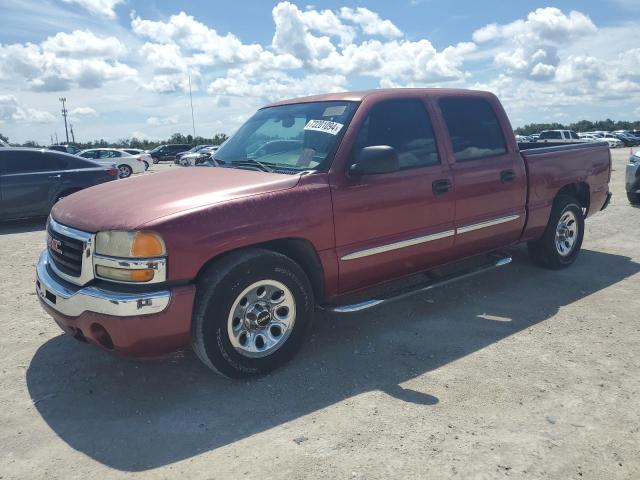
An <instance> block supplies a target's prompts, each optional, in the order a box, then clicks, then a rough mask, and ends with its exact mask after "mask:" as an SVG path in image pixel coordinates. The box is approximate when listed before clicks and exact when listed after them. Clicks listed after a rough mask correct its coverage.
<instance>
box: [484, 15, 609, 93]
mask: <svg viewBox="0 0 640 480" xmlns="http://www.w3.org/2000/svg"><path fill="white" fill-rule="evenodd" d="M596 31H597V27H596V26H595V25H594V23H593V22H592V21H591V19H590V18H589V17H587V16H586V15H585V14H583V13H581V12H578V11H575V10H572V11H571V12H569V13H568V14H565V13H563V12H562V11H561V10H560V9H558V8H554V7H547V8H538V9H537V10H535V11H533V12H530V13H529V14H528V15H527V18H526V19H524V20H522V19H520V20H515V21H513V22H510V23H507V24H504V25H499V24H496V23H491V24H489V25H486V26H484V27H482V28H480V29H478V30H476V31H475V32H473V36H472V37H473V40H474V41H475V42H476V43H479V44H485V43H497V45H498V46H497V47H496V48H497V53H496V54H495V57H494V62H495V64H496V65H497V66H499V67H503V68H504V69H506V70H507V71H508V72H509V73H512V74H517V75H522V76H525V77H527V76H528V77H531V78H534V79H537V80H548V79H551V78H553V77H554V75H555V73H556V68H557V67H558V64H559V62H560V57H559V55H558V50H559V49H560V48H565V47H566V45H568V44H570V43H571V42H573V41H575V40H577V39H580V38H584V37H587V36H589V35H592V34H593V33H595V32H596Z"/></svg>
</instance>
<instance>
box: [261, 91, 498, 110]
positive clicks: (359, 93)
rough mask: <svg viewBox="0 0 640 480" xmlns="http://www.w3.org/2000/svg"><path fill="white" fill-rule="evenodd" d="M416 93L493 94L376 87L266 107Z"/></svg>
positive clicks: (391, 96)
mask: <svg viewBox="0 0 640 480" xmlns="http://www.w3.org/2000/svg"><path fill="white" fill-rule="evenodd" d="M415 95H427V96H428V95H447V96H460V97H462V96H467V95H473V96H485V95H491V96H493V94H492V93H491V92H486V91H482V90H469V89H466V88H376V89H372V90H362V91H356V92H337V93H325V94H322V95H311V96H309V97H298V98H291V99H287V100H280V101H278V102H274V103H271V104H269V105H266V106H265V108H266V107H274V106H277V105H289V104H292V103H308V102H331V101H349V102H360V101H362V100H364V99H365V98H367V97H381V98H384V97H389V98H398V97H403V96H407V97H409V96H415Z"/></svg>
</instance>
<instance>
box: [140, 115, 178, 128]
mask: <svg viewBox="0 0 640 480" xmlns="http://www.w3.org/2000/svg"><path fill="white" fill-rule="evenodd" d="M177 123H178V115H171V116H168V117H149V118H147V125H150V126H152V127H157V126H160V125H175V124H177Z"/></svg>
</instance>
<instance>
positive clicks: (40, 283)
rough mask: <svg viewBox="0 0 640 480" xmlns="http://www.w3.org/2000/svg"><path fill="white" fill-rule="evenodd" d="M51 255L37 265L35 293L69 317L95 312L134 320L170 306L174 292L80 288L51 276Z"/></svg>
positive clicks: (45, 253) (46, 254)
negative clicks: (123, 291)
mask: <svg viewBox="0 0 640 480" xmlns="http://www.w3.org/2000/svg"><path fill="white" fill-rule="evenodd" d="M48 264H49V253H48V252H47V251H46V250H45V251H44V252H42V254H41V255H40V258H39V259H38V264H37V266H36V275H37V279H36V292H37V294H38V296H39V297H40V299H41V300H42V301H43V302H44V303H45V304H46V305H47V306H49V307H50V308H52V309H54V310H56V311H57V312H60V314H62V315H65V316H68V317H77V316H79V315H81V314H82V313H84V312H94V313H100V314H104V315H112V316H116V317H132V316H138V315H149V314H153V313H159V312H162V311H163V310H165V309H166V308H167V306H168V305H169V301H170V300H171V292H170V291H169V290H159V291H154V292H140V293H122V292H113V291H109V290H103V289H100V288H96V287H91V286H89V287H78V286H76V285H72V284H70V283H68V282H64V281H61V280H59V279H57V278H56V277H54V276H53V275H52V274H51V273H49V269H48Z"/></svg>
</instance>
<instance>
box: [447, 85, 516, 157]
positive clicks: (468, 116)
mask: <svg viewBox="0 0 640 480" xmlns="http://www.w3.org/2000/svg"><path fill="white" fill-rule="evenodd" d="M438 103H439V105H440V110H441V111H442V116H443V117H444V121H445V124H446V125H447V130H448V131H449V136H450V137H451V143H452V145H453V153H454V156H455V159H456V160H458V161H466V160H475V159H477V158H484V157H491V156H494V155H500V154H502V153H505V152H506V151H507V148H506V145H505V141H504V135H503V134H502V127H501V126H500V123H499V122H498V117H497V116H496V114H495V112H494V111H493V108H491V105H489V103H488V102H487V101H486V100H483V99H482V98H442V99H440V101H439V102H438Z"/></svg>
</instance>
